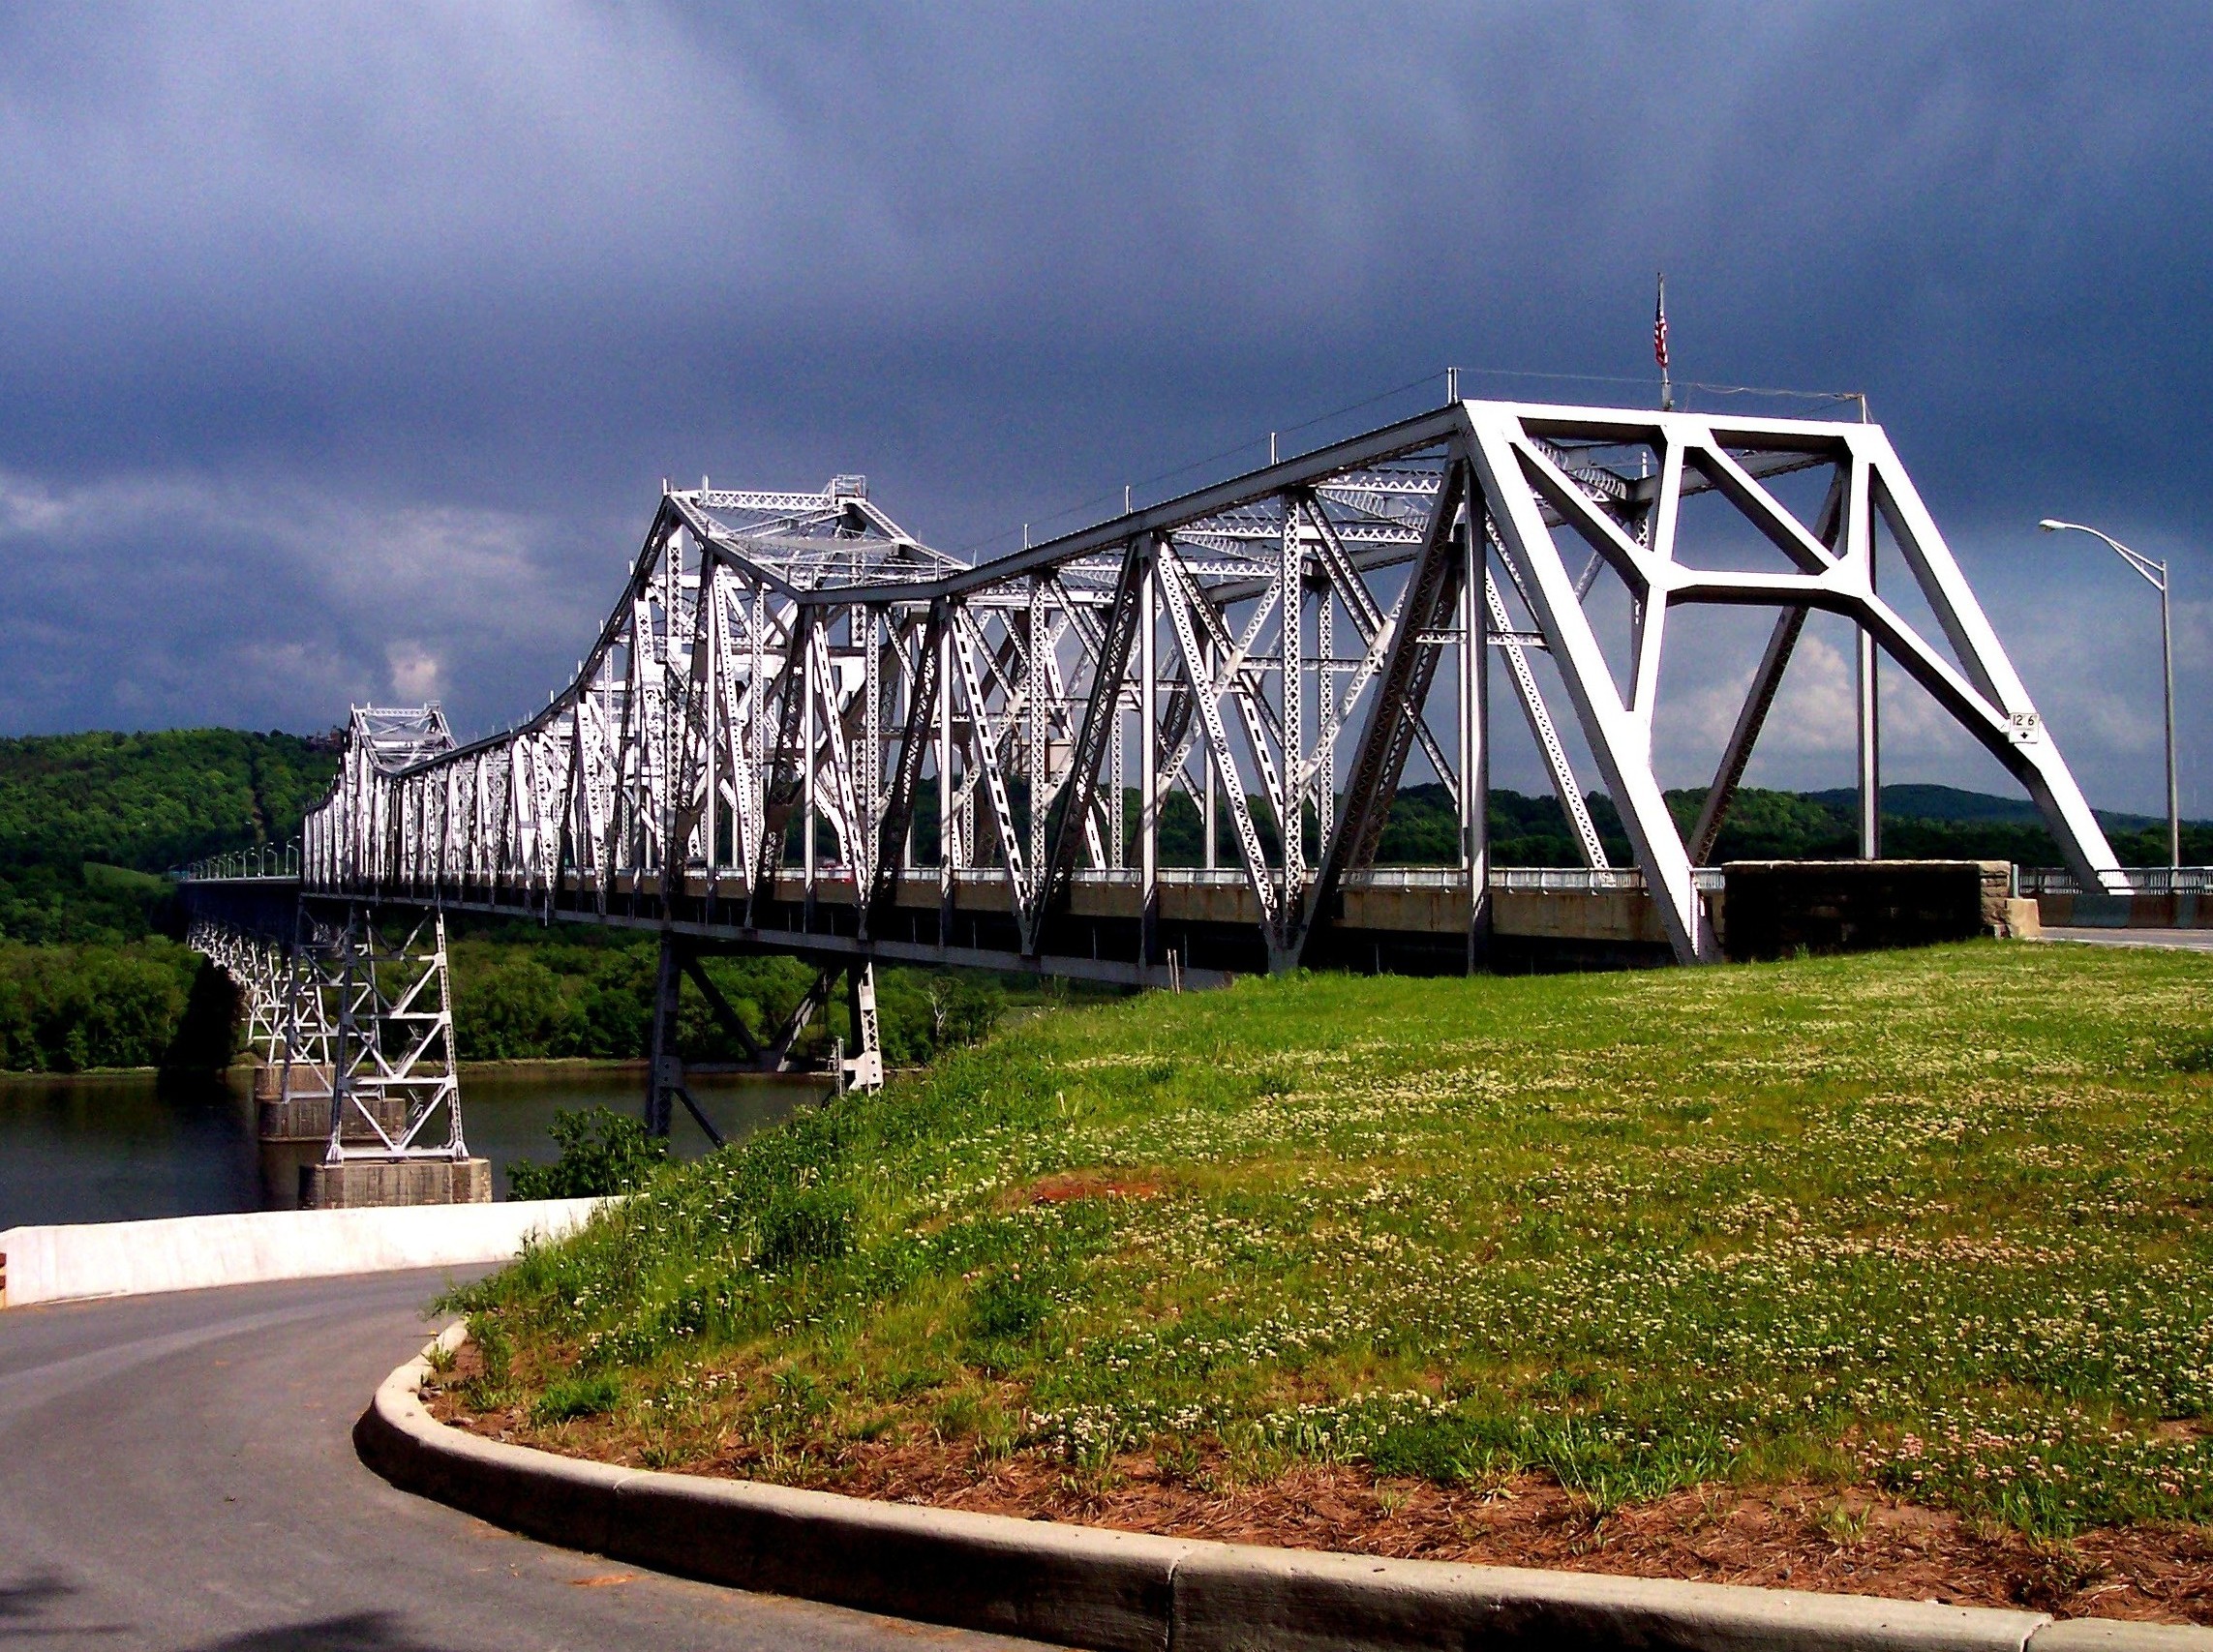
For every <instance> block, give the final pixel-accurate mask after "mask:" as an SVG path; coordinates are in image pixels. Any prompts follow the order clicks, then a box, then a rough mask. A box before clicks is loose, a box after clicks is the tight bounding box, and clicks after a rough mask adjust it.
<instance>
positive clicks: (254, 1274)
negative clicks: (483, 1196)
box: [0, 1199, 602, 1307]
mask: <svg viewBox="0 0 2213 1652" xmlns="http://www.w3.org/2000/svg"><path fill="white" fill-rule="evenodd" d="M601 1203H602V1201H600V1200H598V1199H532V1200H518V1201H515V1202H513V1203H510V1204H503V1205H418V1206H413V1207H408V1208H402V1209H394V1210H352V1211H250V1212H244V1213H241V1214H239V1215H237V1216H170V1217H167V1218H164V1219H161V1220H157V1221H119V1222H89V1223H81V1224H74V1225H67V1226H60V1225H57V1226H51V1227H12V1228H9V1229H7V1230H6V1231H5V1232H0V1259H4V1260H0V1281H4V1282H0V1307H28V1306H29V1305H30V1304H32V1303H41V1302H69V1301H74V1300H76V1299H79V1298H84V1297H114V1296H141V1295H147V1294H150V1293H152V1292H155V1291H194V1290H203V1289H205V1288H207V1287H209V1286H211V1285H244V1284H254V1283H258V1282H259V1281H261V1280H264V1279H307V1278H318V1277H325V1276H329V1275H336V1274H378V1273H390V1272H395V1271H398V1270H401V1269H406V1268H444V1267H463V1266H468V1265H470V1264H475V1263H483V1262H504V1261H506V1260H508V1259H509V1258H511V1257H513V1256H516V1255H518V1254H519V1253H520V1252H521V1251H522V1248H523V1242H524V1240H525V1239H526V1238H530V1237H532V1236H535V1237H537V1238H541V1239H558V1238H560V1237H561V1235H563V1234H565V1233H568V1232H570V1231H572V1230H573V1229H575V1228H577V1227H580V1226H581V1225H583V1223H584V1220H585V1218H586V1217H588V1216H591V1213H592V1212H593V1211H594V1210H596V1209H597V1208H598V1207H599V1205H600V1204H601Z"/></svg>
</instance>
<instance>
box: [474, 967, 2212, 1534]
mask: <svg viewBox="0 0 2213 1652" xmlns="http://www.w3.org/2000/svg"><path fill="white" fill-rule="evenodd" d="M2209 1202H2213V969H2209V968H2208V967H2207V964H2206V962H2205V961H2204V960H2202V959H2197V958H2192V957H2188V956H2184V955H2178V954H2158V953H2147V952H2128V953H2124V952H2092V951H2089V950H2087V949H2069V948H2059V947H2051V948H2039V947H2027V946H2011V945H2003V944H1994V943H1991V944H1980V945H1973V946H1957V947H1949V948H1941V949H1936V950H1931V951H1927V952H1923V953H1915V954H1908V955H1896V954H1893V955H1887V956H1867V957H1857V958H1849V959H1835V960H1822V961H1802V962H1798V963H1794V964H1785V965H1777V966H1765V967H1753V968H1728V969H1713V970H1699V971H1681V972H1668V973H1658V974H1640V975H1615V976H1571V977H1553V978H1535V979H1478V980H1470V981H1412V980H1402V979H1375V980H1371V979H1354V978H1346V977H1327V976H1324V977H1312V978H1299V979H1287V980H1275V981H1270V980H1254V981H1249V982H1245V983H1241V984H1240V985H1238V986H1237V987H1235V988H1234V989H1232V990H1230V991H1228V992H1225V993H1221V994H1213V995H1190V996H1185V997H1180V998H1165V997H1160V996H1148V997H1145V998H1142V999H1139V1000H1135V1001H1131V1002H1128V1003H1125V1004H1121V1005H1117V1006H1106V1007H1097V1008H1089V1009H1084V1010H1080V1011H1075V1012H1070V1013H1065V1014H1058V1015H1048V1016H1045V1017H1041V1018H1038V1019H1035V1020H1031V1021H1029V1022H1027V1023H1025V1024H1023V1025H1022V1026H1020V1027H1019V1028H1018V1029H1016V1030H1014V1031H1011V1032H1009V1033H1006V1034H1003V1035H1001V1036H999V1037H997V1038H996V1039H994V1040H993V1041H991V1042H990V1043H989V1044H987V1045H985V1046H984V1047H981V1048H978V1049H974V1050H970V1051H966V1052H962V1053H959V1054H956V1055H954V1056H952V1057H950V1058H948V1059H946V1060H945V1061H943V1062H941V1063H940V1064H939V1065H938V1066H936V1067H935V1068H934V1069H932V1070H931V1071H929V1072H928V1073H926V1074H924V1075H921V1076H919V1077H916V1078H913V1079H909V1080H904V1081H901V1082H898V1083H896V1084H895V1085H894V1087H893V1088H891V1089H890V1090H889V1091H888V1092H887V1093H885V1094H884V1095H883V1096H880V1097H851V1098H848V1099H846V1100H844V1101H841V1102H838V1103H836V1104H834V1105H831V1106H828V1107H826V1108H824V1109H823V1110H821V1111H819V1112H816V1113H811V1114H807V1115H803V1116H802V1117H800V1118H799V1119H796V1120H794V1121H793V1122H792V1123H790V1124H789V1125H787V1126H783V1127H780V1128H778V1129H775V1130H772V1131H770V1132H767V1133H765V1134H763V1135H761V1136H758V1137H755V1138H753V1139H752V1140H750V1141H748V1142H746V1143H744V1144H743V1145H741V1146H740V1147H738V1148H736V1149H734V1150H732V1151H730V1152H727V1153H724V1154H721V1155H718V1156H714V1157H712V1158H711V1159H707V1160H702V1161H700V1162H698V1163H694V1164H691V1165H687V1166H684V1167H682V1168H680V1169H677V1170H675V1171H672V1172H670V1173H668V1174H667V1175H666V1176H665V1178H663V1179H662V1180H661V1181H660V1182H658V1183H657V1184H656V1185H655V1186H654V1188H653V1189H652V1192H651V1193H649V1194H647V1195H644V1196H641V1197H639V1198H637V1199H635V1200H633V1201H632V1202H630V1203H629V1204H628V1205H627V1206H626V1207H624V1208H623V1209H622V1210H621V1211H620V1212H619V1213H618V1214H615V1215H613V1216H609V1217H606V1218H603V1219H602V1220H600V1221H599V1222H597V1223H596V1224H595V1225H594V1226H593V1227H592V1228H591V1229H590V1230H589V1231H588V1232H587V1233H586V1234H585V1235H583V1236H582V1237H580V1238H578V1239H576V1240H574V1241H572V1242H570V1243H568V1244H565V1245H563V1246H561V1247H556V1248H552V1249H547V1250H543V1251H539V1252H536V1253H534V1254H532V1255H531V1256H530V1257H529V1258H527V1259H526V1260H525V1261H524V1262H523V1263H521V1264H519V1265H518V1266H516V1267H514V1268H512V1269H510V1270H508V1271H507V1272H505V1273H503V1274H501V1275H500V1276H497V1277H494V1278H492V1279H490V1280H488V1281H486V1282H484V1283H483V1284H481V1285H480V1286H478V1287H475V1288H474V1289H472V1290H470V1291H466V1292H464V1293H462V1297H461V1299H460V1300H461V1301H463V1302H464V1303H465V1304H466V1305H467V1306H468V1307H470V1310H471V1311H472V1312H473V1313H474V1315H475V1316H476V1318H475V1324H476V1326H477V1328H478V1335H479V1338H480V1344H481V1347H482V1350H483V1355H484V1358H485V1362H486V1364H485V1365H484V1366H483V1367H479V1368H475V1373H474V1374H473V1376H471V1377H470V1380H468V1381H466V1382H462V1383H460V1384H459V1386H458V1390H457V1397H458V1399H459V1401H460V1403H461V1404H462V1405H463V1407H464V1408H466V1409H472V1410H474V1411H476V1412H478V1413H481V1414H497V1415H496V1416H494V1417H493V1419H492V1424H496V1425H497V1426H498V1427H501V1428H504V1429H507V1430H510V1431H513V1432H515V1433H517V1434H518V1435H519V1436H520V1437H524V1438H528V1439H532V1440H535V1441H537V1442H539V1443H544V1444H551V1445H554V1446H556V1447H557V1448H560V1449H565V1450H582V1451H591V1452H596V1453H598V1454H600V1455H607V1456H618V1457H624V1458H626V1459H628V1460H631V1461H637V1462H643V1463H646V1464H649V1465H654V1466H678V1467H688V1468H700V1469H709V1470H714V1471H720V1472H736V1473H742V1474H747V1475H752V1476H757V1477H763V1478H769V1479H774V1480H782V1481H791V1482H799V1483H805V1484H815V1485H823V1486H830V1487H837V1486H841V1485H843V1486H849V1487H856V1488H863V1489H865V1488H868V1487H870V1486H871V1484H874V1482H872V1481H871V1471H870V1464H871V1463H872V1462H877V1461H880V1460H881V1459H883V1458H884V1457H886V1455H887V1454H892V1455H896V1454H898V1453H901V1452H905V1453H908V1454H910V1455H911V1454H913V1453H916V1452H921V1453H924V1454H925V1455H926V1454H935V1457H937V1458H938V1459H940V1468H941V1469H942V1468H943V1467H944V1465H945V1464H948V1463H950V1464H951V1465H953V1468H954V1470H955V1478H962V1477H965V1478H968V1479H981V1478H984V1477H986V1476H989V1475H991V1474H993V1473H994V1472H997V1471H999V1470H1000V1469H1001V1468H1004V1467H1006V1466H1008V1465H1013V1464H1019V1463H1023V1462H1029V1463H1038V1462H1050V1463H1052V1464H1054V1465H1056V1467H1055V1469H1054V1472H1055V1473H1056V1474H1057V1475H1058V1476H1059V1477H1060V1484H1061V1486H1062V1487H1063V1489H1066V1488H1068V1487H1078V1488H1084V1487H1088V1488H1089V1492H1090V1493H1091V1494H1095V1495H1100V1494H1105V1493H1106V1492H1107V1491H1110V1490H1111V1488H1112V1487H1113V1486H1114V1485H1115V1483H1116V1482H1117V1480H1118V1479H1122V1478H1125V1477H1127V1476H1129V1475H1131V1474H1133V1473H1138V1472H1142V1473H1143V1474H1145V1475H1147V1476H1149V1477H1152V1478H1154V1479H1157V1480H1158V1481H1160V1482H1161V1483H1163V1484H1164V1485H1172V1484H1182V1485H1185V1486H1188V1487H1197V1488H1199V1489H1201V1490H1214V1489H1221V1488H1224V1487H1239V1486H1243V1487H1256V1486H1264V1485H1266V1484H1267V1483H1269V1482H1270V1481H1271V1480H1272V1479H1275V1478H1278V1477H1282V1476H1285V1475H1287V1474H1293V1473H1296V1472H1298V1471H1300V1470H1301V1468H1302V1466H1304V1465H1311V1464H1314V1463H1318V1462H1319V1463H1328V1464H1337V1465H1348V1464H1349V1465H1354V1466H1355V1467H1357V1469H1358V1470H1359V1471H1360V1472H1361V1473H1363V1474H1368V1475H1373V1476H1376V1477H1379V1478H1380V1479H1388V1478H1392V1477H1399V1478H1400V1480H1401V1481H1403V1483H1405V1484H1410V1485H1414V1486H1416V1487H1418V1486H1419V1485H1420V1484H1421V1483H1422V1482H1428V1483H1431V1484H1433V1485H1440V1486H1461V1487H1478V1488H1480V1487H1494V1488H1497V1490H1498V1491H1499V1493H1500V1494H1502V1495H1510V1494H1511V1491H1512V1487H1515V1486H1516V1485H1529V1484H1536V1485H1546V1484H1550V1483H1553V1482H1557V1483H1558V1484H1559V1485H1560V1486H1561V1487H1566V1488H1567V1491H1568V1492H1569V1493H1570V1494H1571V1497H1572V1499H1573V1500H1574V1501H1575V1502H1576V1503H1577V1504H1579V1505H1580V1506H1582V1507H1584V1508H1585V1509H1586V1510H1587V1511H1589V1512H1594V1513H1596V1514H1599V1515H1604V1514H1605V1513H1606V1512H1608V1511H1614V1510H1626V1509H1633V1508H1634V1507H1635V1506H1636V1505H1638V1504H1639V1503H1640V1501H1643V1500H1649V1499H1653V1498H1661V1497H1665V1496H1667V1495H1668V1494H1670V1493H1676V1492H1680V1490H1681V1488H1683V1487H1694V1486H1715V1485H1726V1486H1728V1487H1733V1488H1734V1489H1735V1490H1737V1491H1740V1492H1741V1491H1744V1490H1746V1489H1752V1490H1757V1489H1758V1488H1760V1487H1814V1488H1816V1489H1819V1488H1824V1487H1826V1488H1830V1489H1832V1490H1836V1489H1844V1488H1854V1487H1858V1488H1863V1489H1864V1490H1865V1491H1867V1492H1868V1493H1870V1494H1881V1495H1883V1496H1885V1497H1886V1498H1888V1499H1890V1500H1892V1501H1894V1502H1895V1501H1902V1502H1904V1503H1907V1504H1918V1505H1924V1506H1928V1507H1931V1508H1935V1509H1939V1510H1951V1511H1955V1512H1957V1513H1958V1514H1960V1515H1963V1516H1966V1517H1972V1518H1977V1519H1980V1520H1982V1521H1984V1522H1986V1523H1988V1524H1989V1525H1990V1526H1992V1527H1993V1528H2005V1527H2010V1528H2014V1529H2016V1530H2018V1531H2020V1532H2024V1533H2027V1534H2030V1535H2031V1536H2034V1537H2037V1538H2041V1539H2064V1538H2066V1537H2068V1536H2069V1535H2071V1534H2077V1533H2081V1532H2084V1531H2086V1530H2089V1529H2090V1528H2094V1527H2098V1526H2102V1525H2115V1524H2119V1525H2126V1524H2129V1523H2131V1522H2146V1521H2183V1522H2206V1521H2208V1520H2213V1439H2208V1437H2207V1433H2208V1430H2207V1427H2206V1422H2205V1420H2206V1419H2207V1418H2208V1417H2209V1416H2213V1268H2209V1267H2208V1264H2209V1263H2213V1230H2209V1229H2208V1227H2207V1224H2206V1220H2205V1217H2206V1213H2207V1207H2208V1204H2209ZM492 1424H487V1426H492ZM878 1478H879V1479H880V1477H878ZM941 1489H942V1475H941ZM1389 1506H1390V1505H1388V1504H1386V1505H1385V1508H1386V1512H1387V1510H1388V1507H1389ZM1839 1507H1840V1508H1841V1507H1843V1506H1842V1505H1839ZM1839 1517H1840V1518H1844V1519H1845V1520H1846V1521H1847V1522H1848V1521H1849V1520H1850V1519H1852V1518H1855V1516H1853V1515H1852V1514H1851V1513H1850V1510H1849V1509H1845V1510H1844V1513H1843V1514H1842V1515H1841V1516H1839Z"/></svg>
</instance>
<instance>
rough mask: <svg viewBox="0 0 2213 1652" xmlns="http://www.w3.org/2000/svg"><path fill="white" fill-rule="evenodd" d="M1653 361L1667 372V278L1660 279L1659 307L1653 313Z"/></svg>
mask: <svg viewBox="0 0 2213 1652" xmlns="http://www.w3.org/2000/svg"><path fill="white" fill-rule="evenodd" d="M1652 360H1654V361H1656V362H1658V363H1659V366H1660V371H1661V372H1662V373H1665V372H1666V371H1667V277H1665V276H1661V277H1660V278H1659V305H1658V307H1657V308H1656V309H1654V310H1653V311H1652Z"/></svg>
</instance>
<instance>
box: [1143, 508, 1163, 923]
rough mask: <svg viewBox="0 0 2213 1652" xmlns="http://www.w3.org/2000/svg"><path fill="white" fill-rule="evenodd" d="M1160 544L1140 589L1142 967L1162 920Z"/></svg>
mask: <svg viewBox="0 0 2213 1652" xmlns="http://www.w3.org/2000/svg"><path fill="white" fill-rule="evenodd" d="M1159 590H1160V541H1159V540H1158V539H1156V540H1154V541H1153V544H1152V546H1151V548H1150V549H1149V550H1148V551H1147V552H1146V553H1145V572H1144V578H1143V581H1142V582H1141V583H1140V584H1139V586H1137V741H1138V745H1137V791H1138V807H1137V865H1138V871H1137V884H1138V891H1139V893H1138V899H1139V902H1140V907H1139V916H1138V920H1137V922H1138V939H1137V962H1138V963H1140V964H1145V965H1149V964H1151V963H1152V961H1153V931H1154V927H1155V925H1156V924H1157V923H1158V921H1159V916H1160V833H1159V829H1158V827H1159V815H1160V785H1159V780H1158V777H1157V776H1156V774H1155V772H1154V770H1155V768H1156V767H1157V766H1158V763H1159V747H1160V701H1159V676H1160V674H1159V672H1158V671H1157V670H1156V661H1155V659H1154V649H1155V644H1154V639H1153V632H1154V630H1155V628H1156V626H1157V624H1158V615H1159V609H1158V606H1157V604H1158V602H1159V595H1158V593H1159Z"/></svg>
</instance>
